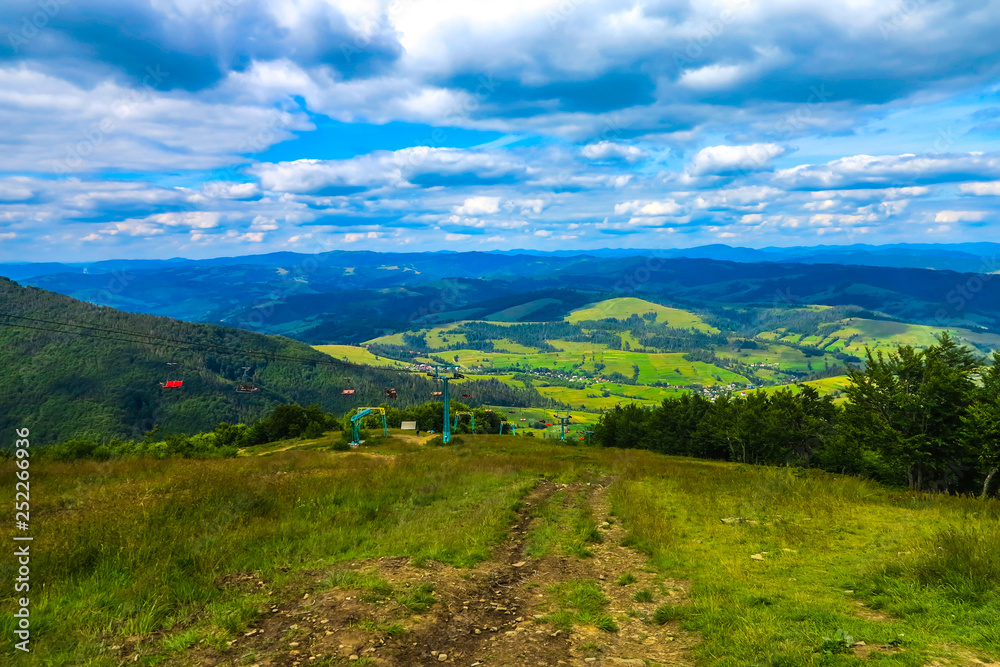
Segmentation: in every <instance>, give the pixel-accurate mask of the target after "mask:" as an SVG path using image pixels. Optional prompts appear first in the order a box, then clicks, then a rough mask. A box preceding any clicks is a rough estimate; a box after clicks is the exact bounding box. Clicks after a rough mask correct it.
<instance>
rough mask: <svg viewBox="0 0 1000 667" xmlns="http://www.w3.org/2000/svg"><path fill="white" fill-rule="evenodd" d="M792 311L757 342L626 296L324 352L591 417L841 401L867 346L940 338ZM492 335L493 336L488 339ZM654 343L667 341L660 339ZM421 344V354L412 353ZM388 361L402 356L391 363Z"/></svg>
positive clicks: (925, 330)
mask: <svg viewBox="0 0 1000 667" xmlns="http://www.w3.org/2000/svg"><path fill="white" fill-rule="evenodd" d="M784 312H785V313H786V314H785V315H780V314H779V315H778V316H775V317H776V318H777V319H775V320H774V321H775V322H779V323H780V322H784V321H787V322H791V324H786V325H780V326H773V325H771V324H762V325H760V327H758V328H757V329H755V330H753V331H754V332H753V333H752V334H749V335H748V334H747V332H746V331H743V332H742V333H740V334H739V335H737V334H736V333H735V332H733V331H730V332H728V333H726V332H724V331H723V330H720V329H719V328H718V327H716V326H714V325H713V324H711V323H710V321H711V319H712V317H711V315H710V314H705V313H697V312H694V311H691V310H683V309H680V308H672V307H668V306H663V305H660V304H656V303H652V302H650V301H645V300H642V299H638V298H634V297H623V298H615V299H608V300H605V301H600V302H597V303H594V304H590V305H588V306H584V307H582V308H578V309H577V310H574V311H573V312H571V313H570V314H568V315H567V316H566V317H565V318H563V320H562V321H559V322H555V323H551V322H535V323H531V322H527V323H525V322H520V323H513V322H502V321H489V322H487V321H470V320H466V321H459V322H452V323H447V324H438V325H435V326H429V327H425V328H422V329H417V330H415V331H411V332H407V333H406V334H405V335H404V333H403V332H399V333H394V334H388V335H386V336H382V337H379V338H375V339H372V340H370V341H368V342H367V343H365V344H364V346H349V345H329V346H317V347H316V349H318V350H321V351H324V352H327V353H328V354H331V356H334V357H337V358H341V359H347V360H350V361H353V362H357V363H364V364H370V365H387V364H393V365H395V366H396V367H406V366H409V367H410V368H414V367H416V365H418V364H427V363H449V364H457V365H459V366H460V367H461V368H462V370H463V372H465V373H469V377H478V378H481V377H494V378H496V379H499V380H500V381H502V382H505V383H507V384H509V385H511V386H513V387H519V388H524V387H526V386H528V385H530V386H532V387H534V389H536V390H537V391H538V392H539V393H540V394H541V395H542V396H544V397H546V398H550V399H553V400H556V401H559V402H561V403H562V404H563V405H565V406H567V407H568V408H569V409H571V410H573V411H576V413H578V414H579V415H580V416H581V418H583V419H588V417H586V415H587V414H590V415H594V414H598V413H600V412H601V411H604V410H608V409H611V408H614V407H615V406H617V405H621V404H626V403H630V402H638V403H641V404H645V405H652V404H655V403H659V402H661V401H662V400H663V399H665V398H669V397H673V396H678V395H680V394H681V393H684V392H692V391H693V392H698V393H707V394H709V395H712V396H715V395H718V394H719V393H722V392H726V391H730V392H734V393H737V394H739V393H742V392H749V391H757V390H762V391H767V392H772V391H776V390H777V389H779V388H781V387H789V388H791V389H792V391H798V389H797V384H798V383H800V382H802V383H804V384H807V385H809V386H812V387H814V388H815V389H817V390H818V391H819V392H820V394H823V395H826V394H831V395H833V396H834V397H835V398H836V399H837V400H842V391H843V389H844V387H845V386H846V384H847V378H846V368H845V363H858V362H860V360H861V359H863V357H864V355H865V350H866V349H872V350H875V351H880V350H885V351H891V350H893V349H895V348H896V347H897V346H898V345H901V344H909V345H914V346H916V347H926V346H927V345H930V344H933V343H934V342H936V338H935V336H936V335H939V334H940V333H941V332H940V331H939V330H937V329H935V328H933V327H929V326H924V325H915V324H907V323H903V322H894V321H888V320H877V319H867V318H862V317H850V316H847V317H842V316H841V315H843V313H842V312H841V311H838V310H837V309H835V308H832V307H830V306H802V307H796V308H791V309H788V310H787V311H784ZM817 318H818V319H817ZM734 326H735V325H734ZM484 327H485V330H486V331H487V332H489V333H487V334H483V333H482V330H483V328H484ZM793 329H796V330H799V332H796V331H794V330H793ZM948 331H949V333H951V334H952V335H953V336H954V337H955V339H956V340H957V342H959V344H963V345H971V346H973V347H975V348H976V349H977V350H978V351H979V352H980V353H982V354H985V353H987V352H989V351H991V350H993V349H996V348H1000V336H997V335H995V334H988V333H982V332H975V331H970V330H967V329H949V330H948ZM484 335H485V336H486V337H485V338H484V337H483V336H484ZM656 336H661V337H662V336H667V337H668V338H669V341H668V342H667V343H660V342H658V341H659V340H660V339H657V338H656ZM515 339H516V340H515ZM473 341H475V343H476V344H475V345H474V344H473ZM615 341H617V342H615ZM650 343H655V344H656V345H661V344H669V345H673V346H674V347H675V350H674V351H666V350H664V348H662V347H655V346H651V345H650ZM413 346H415V347H417V349H415V350H410V349H408V347H413ZM677 347H680V348H681V349H682V350H686V351H676V348H677ZM394 350H395V351H394ZM376 353H377V354H376ZM387 354H397V355H402V356H401V358H400V360H392V359H390V358H389V357H388V356H386V355H387ZM848 359H854V360H857V361H855V362H849V361H845V360H848ZM817 373H819V377H818V379H815V378H816V375H815V374H817ZM824 376H825V377H824ZM628 379H631V382H629V381H628Z"/></svg>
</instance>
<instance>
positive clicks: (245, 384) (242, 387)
mask: <svg viewBox="0 0 1000 667" xmlns="http://www.w3.org/2000/svg"><path fill="white" fill-rule="evenodd" d="M249 372H250V367H249V366H244V367H243V376H242V377H241V378H240V380H239V381H238V382H237V383H236V391H237V392H239V393H241V394H252V393H253V392H255V391H257V390H258V387H257V385H255V384H254V383H253V382H251V381H250V379H249V378H248V377H247V373H249Z"/></svg>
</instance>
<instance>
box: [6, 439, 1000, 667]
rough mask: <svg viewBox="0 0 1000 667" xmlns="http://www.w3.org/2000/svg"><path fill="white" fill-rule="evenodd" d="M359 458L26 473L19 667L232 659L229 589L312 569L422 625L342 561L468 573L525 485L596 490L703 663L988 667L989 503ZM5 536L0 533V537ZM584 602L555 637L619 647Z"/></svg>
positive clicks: (570, 508)
mask: <svg viewBox="0 0 1000 667" xmlns="http://www.w3.org/2000/svg"><path fill="white" fill-rule="evenodd" d="M373 453H375V452H374V450H372V451H369V452H365V453H359V452H351V453H343V454H341V453H334V452H320V451H308V452H296V451H289V452H281V453H276V454H273V455H271V456H266V457H253V458H245V459H229V460H209V461H192V460H163V461H151V460H118V461H109V462H106V463H96V462H75V463H72V464H71V463H56V462H44V463H39V464H38V465H37V466H33V467H32V474H33V476H32V494H31V499H32V520H33V533H34V534H35V535H36V540H35V542H34V543H33V546H32V549H33V554H32V584H33V586H32V591H31V604H32V617H31V622H32V626H31V628H32V638H33V641H34V642H35V643H34V645H33V648H34V649H35V652H34V653H32V654H28V655H19V656H18V663H19V664H23V665H26V666H31V667H34V666H36V665H55V666H61V665H66V666H69V665H74V666H75V665H93V666H95V667H104V666H105V665H108V666H110V665H118V664H119V662H120V658H119V656H118V654H117V652H114V651H112V650H111V648H110V647H111V646H114V645H120V644H121V643H122V641H123V640H124V639H125V638H128V637H134V636H136V635H139V636H146V637H155V638H157V639H156V642H158V643H157V645H156V648H155V650H151V652H152V653H156V652H159V654H160V656H161V657H155V655H150V656H148V657H144V658H142V659H141V660H140V663H139V664H144V663H145V664H154V663H155V662H156V661H158V660H161V659H162V655H164V654H168V653H170V652H172V651H180V650H184V649H185V648H187V647H190V646H193V645H195V644H198V643H205V644H208V645H210V646H217V647H225V644H226V641H228V640H229V639H232V637H233V636H236V635H238V634H239V633H240V632H241V631H242V630H243V629H244V628H245V627H246V625H247V624H248V623H251V622H252V621H253V620H254V619H255V618H256V617H257V615H258V614H259V613H260V611H261V609H262V607H263V605H264V604H265V603H267V602H269V601H270V600H273V599H275V597H274V596H268V595H267V594H266V592H264V591H261V590H257V589H251V590H247V589H244V588H241V587H239V586H237V585H233V584H230V583H229V582H231V581H233V580H234V577H232V575H233V574H236V573H252V574H253V577H254V579H255V580H258V581H264V582H265V584H266V586H265V587H266V589H268V590H272V591H277V593H276V595H278V596H280V595H281V589H282V587H283V586H291V585H292V582H293V581H299V580H301V577H303V576H304V575H302V574H301V572H302V571H312V570H314V569H319V570H321V571H328V574H327V575H325V577H326V580H325V581H324V576H318V577H317V576H315V575H310V576H311V577H312V580H315V581H316V583H317V585H320V586H323V585H327V586H329V585H338V586H350V587H355V588H361V589H364V590H365V591H367V593H366V594H370V595H372V596H375V597H379V596H381V597H384V598H386V599H390V598H391V599H394V600H395V601H396V602H398V603H399V604H401V605H403V606H405V607H407V608H411V609H426V608H427V606H428V605H432V604H434V597H433V592H432V591H430V590H418V591H411V590H406V591H403V590H395V589H393V588H392V587H391V586H388V584H386V583H385V582H383V581H381V580H378V578H377V577H374V576H373V575H371V574H366V573H365V572H361V573H354V574H348V573H346V572H345V568H344V567H343V566H338V563H340V562H342V561H347V560H363V559H368V558H374V557H380V556H409V557H411V558H412V559H414V561H415V562H416V563H417V564H419V563H420V562H421V561H424V560H430V559H434V560H440V561H443V562H445V563H450V564H453V565H456V566H460V567H461V566H467V565H470V564H473V563H476V562H478V561H480V560H482V559H483V558H486V557H487V556H488V555H489V553H490V550H491V547H492V545H494V544H495V543H496V542H497V541H498V540H500V539H501V538H502V537H504V536H505V535H506V533H507V531H508V529H509V526H510V524H511V522H512V521H513V519H514V517H515V515H514V508H515V507H517V503H518V502H519V499H521V498H522V497H523V496H524V494H525V493H526V492H527V491H528V490H529V489H530V488H532V487H533V486H534V484H536V483H537V481H538V479H539V476H544V477H546V478H548V479H552V480H557V481H561V482H577V481H583V482H585V481H592V480H594V479H596V478H597V477H598V476H600V477H603V476H608V475H610V476H613V477H614V478H615V480H616V481H615V482H614V483H613V484H612V486H611V487H610V489H609V490H608V494H609V499H610V502H611V505H612V511H613V513H614V514H615V516H616V517H617V518H618V520H620V521H621V523H622V525H623V526H624V528H625V529H626V531H627V542H626V543H627V544H628V545H631V546H632V547H633V548H636V549H638V550H640V551H642V552H645V553H647V554H649V555H650V556H651V560H650V565H651V566H652V567H654V568H656V569H657V570H658V571H659V573H660V575H661V576H662V577H664V579H663V584H662V585H656V586H651V589H652V590H648V591H647V592H646V593H643V594H642V595H641V596H639V597H637V603H640V604H642V603H646V601H647V600H653V599H655V601H656V605H657V608H658V609H660V608H662V611H660V613H659V615H658V616H657V617H656V618H653V619H651V622H655V621H656V620H661V621H663V622H679V623H680V624H681V626H682V627H683V628H685V629H686V630H688V631H692V632H696V633H698V636H699V638H700V641H699V643H698V644H697V645H696V647H695V648H694V649H693V655H694V658H695V659H696V660H697V661H699V662H700V663H703V664H718V665H758V664H759V665H782V664H784V665H814V664H844V665H847V664H855V662H856V658H854V657H853V656H851V655H838V656H833V657H832V658H831V657H830V656H825V655H823V654H822V653H816V652H815V650H814V649H816V647H817V646H820V645H822V643H823V641H824V639H823V638H824V637H832V636H834V635H835V633H836V632H837V631H838V630H843V631H844V632H846V633H847V634H850V635H851V636H853V637H855V638H856V639H859V640H864V641H866V642H867V643H868V644H869V645H881V644H886V643H888V642H890V641H893V640H896V639H898V637H899V635H900V634H903V635H904V636H905V638H906V643H905V645H904V648H905V650H903V651H901V652H896V653H894V654H893V655H891V656H888V655H886V656H882V657H879V656H878V655H876V658H877V659H875V660H873V661H872V662H873V664H876V663H877V664H893V665H913V666H914V667H916V666H917V665H923V664H928V663H930V662H932V661H933V660H935V659H937V658H941V657H945V658H947V657H948V652H949V651H950V650H951V649H949V648H948V647H949V646H953V647H965V648H964V649H963V650H965V651H967V652H972V653H973V654H974V655H976V656H977V657H981V658H983V659H984V660H985V659H986V658H992V659H994V660H1000V630H998V627H1000V624H998V623H997V622H996V619H997V618H1000V574H998V573H1000V560H998V559H1000V543H998V539H1000V538H998V536H1000V528H998V526H1000V503H998V502H996V501H987V502H982V501H978V500H975V499H970V498H950V497H946V496H927V495H923V496H921V495H916V494H909V493H901V492H898V491H890V490H886V489H883V488H882V487H879V486H878V485H876V484H873V483H870V482H865V481H862V480H858V479H854V478H849V477H841V476H838V475H829V474H816V473H813V472H811V471H798V470H794V469H787V468H767V467H751V466H739V465H732V464H726V463H719V462H711V461H694V460H684V459H678V458H668V457H664V456H660V455H657V454H654V453H651V452H647V451H625V450H613V451H609V450H601V449H594V448H588V447H566V446H561V445H558V444H554V443H550V442H545V441H534V442H532V441H531V439H523V438H511V437H509V436H508V437H503V438H501V437H499V436H496V437H491V436H476V437H469V438H466V439H465V442H464V443H461V444H457V445H455V446H452V447H434V448H422V449H419V450H416V449H415V448H413V447H411V446H404V445H403V444H400V443H395V442H394V441H392V440H391V439H390V440H389V441H386V442H385V443H383V444H382V445H380V446H379V447H378V449H377V453H378V454H379V455H378V456H373V455H371V454H373ZM577 488H579V489H585V488H586V487H585V486H580V487H577ZM571 490H573V489H572V487H571ZM585 497H586V496H585V494H584V493H583V492H579V493H577V492H575V491H573V493H570V494H567V492H566V491H563V492H561V493H560V494H556V495H555V496H553V498H552V500H551V502H550V503H548V504H546V505H543V506H542V507H538V508H536V510H535V511H536V512H537V513H538V515H539V517H540V519H541V520H540V521H539V522H538V525H539V526H540V527H539V528H538V529H536V530H535V531H533V533H532V534H531V535H530V536H529V553H531V554H532V555H534V556H537V557H541V556H544V555H546V554H549V553H560V552H561V553H574V550H575V549H581V550H585V549H586V547H587V544H588V542H587V540H588V539H590V537H592V536H593V535H594V534H599V533H598V532H597V531H596V530H595V526H594V523H595V517H594V516H593V512H592V510H591V509H590V505H589V504H588V503H586V502H585ZM600 518H603V517H600ZM723 518H727V519H730V518H731V519H737V521H735V522H730V523H723V522H722V521H721V520H720V519H723ZM546 526H547V528H546ZM11 536H12V527H11V526H9V525H4V526H2V527H0V540H3V541H5V542H7V543H8V544H10V543H11V540H10V538H11ZM939 547H940V548H939ZM751 554H762V555H763V558H764V560H762V561H761V560H752V559H750V555H751ZM577 555H581V556H585V553H583V552H582V551H580V552H578V553H577ZM6 562H9V561H6ZM296 577H299V578H300V579H296ZM677 581H680V582H681V583H676V582H677ZM672 582H673V583H672ZM590 584H593V586H597V585H598V584H596V583H595V582H575V583H573V584H570V585H568V586H566V587H564V588H560V589H559V591H558V592H559V599H560V600H561V605H562V608H561V610H560V612H558V617H556V616H554V617H553V618H551V619H549V620H551V621H552V622H554V623H557V624H559V623H563V624H565V623H572V624H577V625H579V624H591V625H594V626H595V627H600V628H602V629H605V630H607V631H609V632H610V631H613V630H614V628H615V627H616V626H615V620H614V618H613V617H612V615H611V614H612V612H609V610H608V608H607V606H606V604H605V603H603V601H602V599H601V598H600V597H598V596H597V595H596V594H594V590H591V589H593V586H590ZM676 587H682V588H684V590H685V591H686V595H685V596H683V599H682V597H680V596H678V595H677V591H676V590H674V589H675V588H676ZM0 595H3V596H5V597H3V598H0V612H2V613H0V655H2V656H3V658H0V662H2V661H3V660H5V659H6V657H7V656H9V655H12V653H13V647H12V641H11V638H12V637H13V635H12V630H13V619H12V618H11V614H10V612H12V611H13V609H14V600H13V594H12V592H11V590H10V589H8V590H6V591H3V592H2V593H0ZM679 604H683V605H685V606H684V607H683V608H681V607H680V606H678V605H679ZM862 604H864V605H865V607H861V606H860V605H862ZM878 614H886V615H885V616H884V617H882V616H879V615H878ZM654 616H655V614H654ZM380 631H384V632H386V633H390V632H392V631H394V630H393V629H385V628H383V629H382V630H380ZM830 660H833V661H834V662H830Z"/></svg>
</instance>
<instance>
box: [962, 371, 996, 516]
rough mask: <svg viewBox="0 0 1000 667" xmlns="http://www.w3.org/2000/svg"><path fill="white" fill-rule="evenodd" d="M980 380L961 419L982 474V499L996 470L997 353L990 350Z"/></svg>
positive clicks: (965, 435)
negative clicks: (979, 385)
mask: <svg viewBox="0 0 1000 667" xmlns="http://www.w3.org/2000/svg"><path fill="white" fill-rule="evenodd" d="M982 381H983V384H982V387H980V388H979V389H978V390H977V391H976V396H975V400H974V402H973V403H972V405H970V406H969V410H968V413H967V414H966V415H965V416H964V417H963V418H962V422H963V425H964V427H965V428H964V437H965V440H966V442H967V444H968V445H969V447H970V449H971V450H972V451H973V452H975V453H976V459H977V463H978V468H979V472H980V473H981V474H983V475H985V479H984V480H983V488H982V491H981V492H980V497H981V498H985V497H986V496H987V495H988V494H989V490H990V482H992V481H993V478H994V476H995V475H996V474H997V472H1000V352H994V353H993V365H992V366H990V367H989V368H987V369H986V370H985V371H984V372H983V374H982Z"/></svg>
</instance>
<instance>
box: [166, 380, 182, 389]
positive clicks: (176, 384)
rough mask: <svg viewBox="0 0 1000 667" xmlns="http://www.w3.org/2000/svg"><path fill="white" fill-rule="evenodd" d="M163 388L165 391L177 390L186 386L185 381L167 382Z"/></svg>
mask: <svg viewBox="0 0 1000 667" xmlns="http://www.w3.org/2000/svg"><path fill="white" fill-rule="evenodd" d="M162 386H163V388H164V389H176V388H177V387H182V386H184V380H167V381H166V382H165V383H163V385H162Z"/></svg>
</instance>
